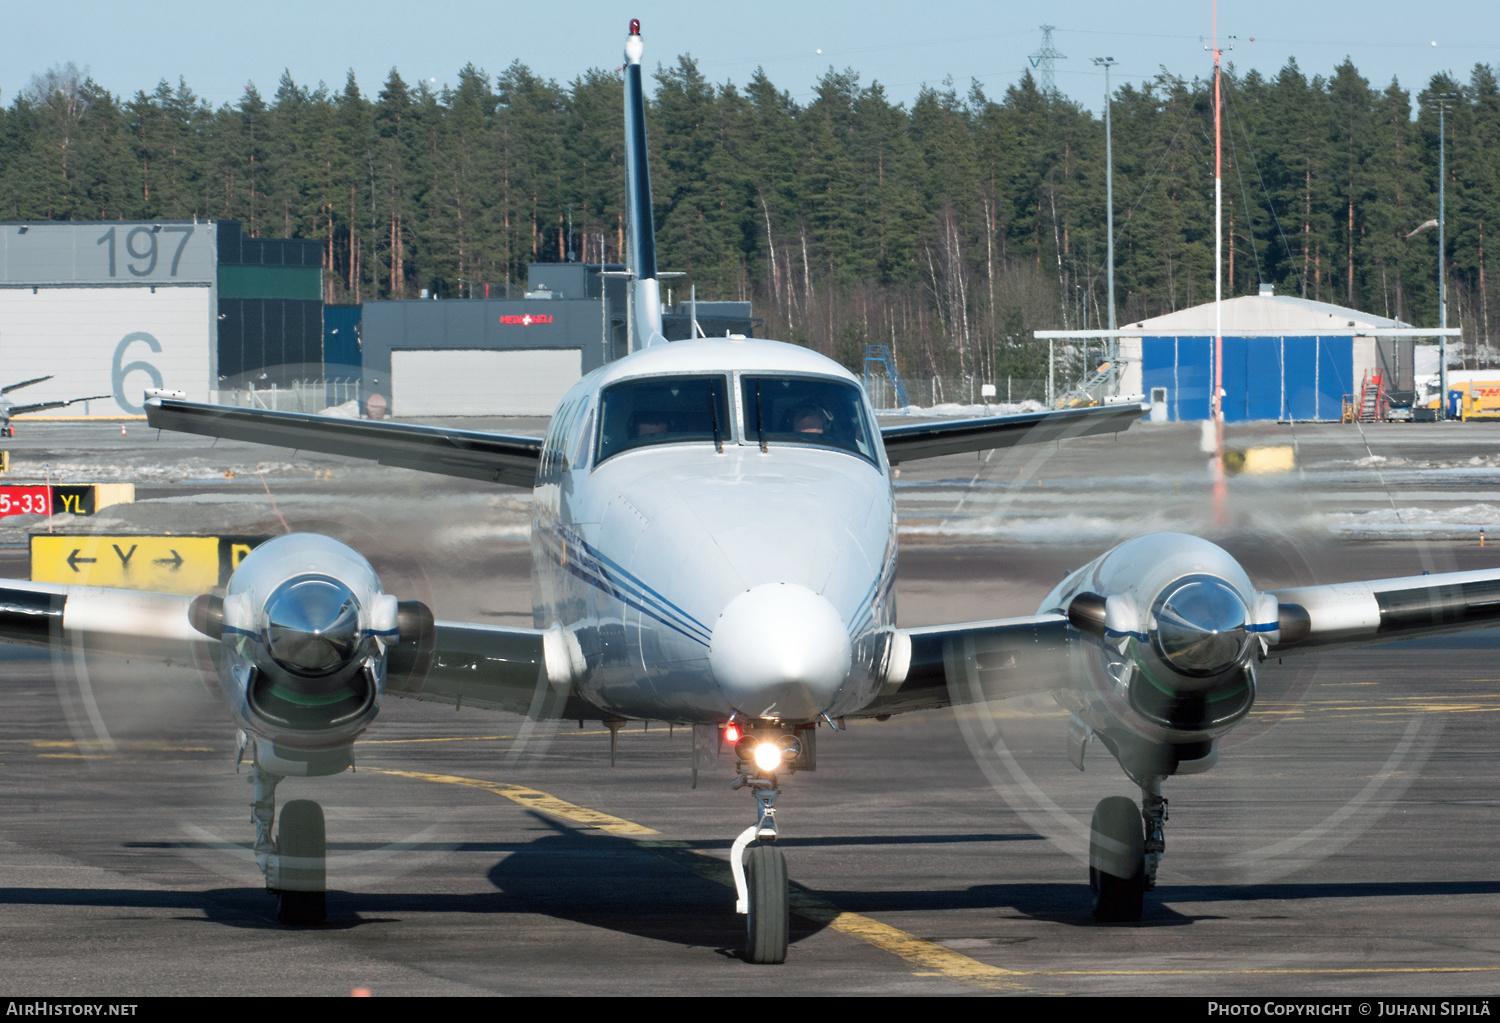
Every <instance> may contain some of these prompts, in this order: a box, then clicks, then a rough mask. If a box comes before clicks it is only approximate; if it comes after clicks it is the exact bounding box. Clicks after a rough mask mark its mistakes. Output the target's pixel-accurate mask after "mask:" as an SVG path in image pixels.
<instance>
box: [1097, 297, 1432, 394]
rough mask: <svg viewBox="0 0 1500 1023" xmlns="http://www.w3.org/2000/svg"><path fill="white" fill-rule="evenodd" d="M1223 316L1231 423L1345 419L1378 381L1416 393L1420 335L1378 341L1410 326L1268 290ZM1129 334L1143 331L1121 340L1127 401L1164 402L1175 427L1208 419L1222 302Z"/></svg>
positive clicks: (1236, 302) (1135, 327)
mask: <svg viewBox="0 0 1500 1023" xmlns="http://www.w3.org/2000/svg"><path fill="white" fill-rule="evenodd" d="M1222 317H1223V320H1222V324H1223V325H1222V330H1223V335H1224V392H1225V393H1224V418H1225V419H1226V420H1227V421H1230V422H1236V421H1244V420H1251V419H1279V420H1289V419H1295V420H1318V419H1323V420H1338V419H1339V418H1340V417H1341V416H1342V414H1343V403H1344V400H1345V398H1346V396H1353V395H1356V394H1359V393H1360V392H1361V390H1362V388H1363V386H1364V384H1365V383H1366V382H1367V381H1370V380H1373V379H1374V376H1373V375H1374V374H1376V373H1379V374H1380V379H1381V382H1382V386H1383V388H1384V389H1385V390H1386V391H1392V390H1396V391H1409V390H1411V389H1412V388H1413V386H1414V383H1413V375H1414V373H1413V353H1414V340H1413V337H1412V336H1405V337H1388V336H1381V337H1377V336H1375V335H1376V332H1380V333H1382V334H1383V333H1385V332H1387V331H1399V330H1400V329H1401V328H1408V325H1407V324H1403V323H1401V322H1400V321H1399V320H1392V319H1388V318H1386V317H1383V316H1374V315H1371V314H1370V313H1364V312H1360V311H1358V310H1356V309H1347V308H1345V307H1343V306H1337V305H1332V304H1329V303H1326V302H1313V301H1310V300H1308V299H1303V298H1291V297H1288V296H1283V295H1274V294H1272V293H1271V292H1270V290H1269V289H1265V290H1263V291H1262V293H1261V294H1259V295H1245V296H1241V297H1239V298H1231V299H1226V300H1224V302H1223V303H1222ZM1408 329H1410V331H1411V333H1413V334H1416V333H1420V332H1419V331H1416V330H1415V328H1408ZM1120 331H1121V333H1122V334H1125V333H1130V334H1135V333H1136V332H1137V331H1139V332H1140V333H1139V336H1138V337H1121V339H1120V354H1121V356H1122V358H1123V360H1124V361H1125V362H1126V368H1125V371H1124V374H1123V377H1122V379H1121V382H1120V393H1122V394H1142V395H1145V396H1147V398H1148V400H1150V401H1152V402H1153V404H1155V403H1158V402H1162V403H1164V404H1165V408H1166V414H1167V417H1168V418H1169V419H1172V420H1196V419H1207V418H1208V416H1209V391H1210V388H1211V386H1212V384H1211V381H1212V370H1213V366H1212V358H1213V334H1214V306H1213V303H1212V302H1209V303H1206V304H1204V305H1199V306H1193V307H1192V308H1190V309H1180V310H1178V311H1177V312H1173V313H1168V314H1167V315H1165V316H1157V317H1154V318H1152V319H1149V320H1142V321H1140V322H1138V323H1131V324H1126V325H1125V326H1122V327H1121V328H1120ZM1367 332H1368V333H1367Z"/></svg>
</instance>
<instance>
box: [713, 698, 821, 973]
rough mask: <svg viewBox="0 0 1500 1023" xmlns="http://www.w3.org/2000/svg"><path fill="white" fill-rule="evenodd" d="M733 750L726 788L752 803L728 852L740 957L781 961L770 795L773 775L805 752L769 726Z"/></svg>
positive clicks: (783, 940)
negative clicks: (733, 770)
mask: <svg viewBox="0 0 1500 1023" xmlns="http://www.w3.org/2000/svg"><path fill="white" fill-rule="evenodd" d="M809 739H810V736H809ZM734 752H735V759H736V761H737V766H738V768H739V776H738V777H736V778H735V780H734V783H733V785H732V786H731V788H736V789H741V788H748V789H750V790H751V791H752V792H753V793H754V794H755V807H756V814H755V817H756V820H755V823H754V824H752V825H750V827H748V828H746V829H745V830H744V831H742V832H740V835H739V837H738V838H736V839H735V840H734V846H733V847H732V848H731V850H730V854H729V866H730V870H731V872H732V873H733V874H734V886H735V891H736V894H737V895H738V900H737V901H736V903H735V912H737V913H741V914H743V915H744V917H745V959H746V960H747V961H749V962H752V963H783V962H786V951H787V945H788V941H789V937H788V936H789V932H790V926H791V909H790V904H789V900H788V889H789V883H788V881H787V872H786V857H785V856H783V855H782V853H781V850H780V849H778V848H776V836H777V829H776V797H777V796H779V795H780V794H781V789H780V787H779V786H778V784H777V781H776V773H777V771H778V770H783V771H786V772H787V773H791V772H792V771H795V770H796V769H797V767H798V766H799V765H800V766H805V767H810V766H811V763H812V761H811V756H810V750H809V749H808V748H807V746H806V745H804V741H803V740H802V739H801V738H799V737H798V734H797V732H795V731H792V730H788V729H783V728H781V727H770V728H761V729H755V730H754V731H747V732H746V733H745V735H744V738H742V739H740V740H739V742H737V743H736V744H735V748H734Z"/></svg>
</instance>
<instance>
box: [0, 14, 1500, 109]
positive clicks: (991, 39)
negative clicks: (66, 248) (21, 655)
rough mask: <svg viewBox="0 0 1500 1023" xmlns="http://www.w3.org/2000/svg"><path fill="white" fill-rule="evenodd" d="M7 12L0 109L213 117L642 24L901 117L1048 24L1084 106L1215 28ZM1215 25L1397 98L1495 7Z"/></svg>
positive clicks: (599, 49) (1083, 19)
mask: <svg viewBox="0 0 1500 1023" xmlns="http://www.w3.org/2000/svg"><path fill="white" fill-rule="evenodd" d="M6 7H7V10H6V12H5V16H4V18H5V24H6V29H7V31H6V36H7V39H8V40H9V42H10V44H11V45H10V46H8V47H7V51H8V52H9V53H10V55H11V56H10V57H9V59H7V60H6V61H5V62H4V64H3V69H0V104H4V105H9V104H10V102H11V100H13V99H14V97H15V95H16V93H17V91H18V90H19V89H20V88H22V87H23V86H24V85H25V84H26V83H27V82H28V81H29V80H30V77H31V75H32V74H33V73H34V72H36V71H40V70H42V69H44V68H47V67H51V66H52V65H53V64H56V63H59V62H66V61H73V62H75V63H77V64H78V65H79V66H80V67H87V68H88V69H89V70H90V71H91V73H92V74H93V76H94V78H95V79H96V80H97V81H99V82H100V83H101V84H102V85H104V86H106V87H107V88H109V89H110V90H112V91H113V92H115V93H118V94H125V95H131V94H134V93H135V91H136V90H138V89H150V88H152V87H154V86H155V84H156V82H157V81H158V80H159V79H161V78H166V79H168V80H169V81H171V82H173V83H174V84H175V82H176V80H177V78H178V76H181V77H183V78H184V79H186V81H187V83H188V85H189V86H190V87H191V88H192V89H194V90H195V91H196V92H197V93H198V94H199V95H200V96H202V97H204V98H206V99H208V100H210V101H211V102H213V103H214V104H215V105H217V104H220V103H225V102H232V101H234V100H235V99H236V98H237V97H238V96H239V95H241V94H242V92H243V89H244V86H245V83H246V82H250V81H253V82H254V83H255V84H256V85H257V86H258V87H259V88H260V90H261V91H262V92H263V93H270V92H273V91H274V90H275V87H276V82H277V80H278V79H279V78H280V76H281V73H282V71H283V69H288V70H290V71H291V73H292V76H293V77H294V78H295V79H296V80H297V81H298V82H300V83H304V84H309V85H316V84H317V83H318V82H319V81H325V82H327V83H328V84H329V85H330V86H331V87H334V88H340V87H342V85H343V81H344V76H345V73H346V72H347V70H348V69H350V68H353V69H354V72H355V74H356V76H357V77H358V79H359V82H360V85H361V87H362V89H363V90H364V91H365V93H366V94H367V95H372V94H373V93H374V92H375V91H377V90H378V88H379V85H380V83H381V82H382V81H383V80H384V79H385V76H386V75H387V73H388V72H389V71H390V69H391V67H392V66H395V67H397V68H399V69H400V71H401V74H402V76H403V77H404V78H405V79H406V80H407V81H408V82H413V83H414V82H416V81H417V80H419V79H428V80H431V82H432V84H433V85H434V86H435V87H441V86H442V85H443V84H445V83H449V82H452V81H453V80H454V77H455V74H454V73H455V72H456V71H457V70H458V68H460V67H462V66H463V65H464V64H466V63H469V62H473V63H474V64H475V65H477V66H479V67H482V68H484V69H486V70H487V71H489V72H490V73H491V74H495V73H498V72H499V71H501V70H502V69H503V68H505V67H506V66H507V65H509V64H510V63H511V62H512V61H514V60H520V61H522V62H523V63H525V64H527V65H529V66H530V67H531V68H532V69H533V70H534V71H536V72H538V73H539V74H541V75H543V76H544V77H548V78H555V79H557V80H559V81H564V82H565V81H568V80H570V79H572V78H574V77H575V76H576V75H578V74H579V73H580V72H582V71H584V70H586V69H587V68H590V67H607V68H613V67H615V66H617V65H618V64H619V63H620V57H619V54H620V49H621V46H622V44H623V42H624V36H625V28H626V25H627V23H628V21H629V19H630V18H631V17H639V18H640V19H641V21H642V24H643V34H644V36H645V40H646V46H647V50H646V62H647V64H648V65H649V66H653V67H654V66H655V65H656V63H658V62H663V63H671V62H673V61H675V60H676V58H677V56H678V54H681V53H690V54H692V56H693V57H695V58H696V59H697V60H698V62H699V67H700V68H701V70H702V71H703V73H704V74H705V75H706V76H707V77H708V78H709V79H710V80H712V81H715V82H724V81H734V82H737V83H743V82H745V81H746V80H747V79H748V78H749V77H750V75H751V74H752V73H753V72H754V70H755V68H756V67H757V66H763V67H764V68H765V69H766V72H767V74H768V75H769V76H770V77H771V80H772V81H773V82H775V83H776V84H777V85H778V86H779V87H780V88H782V89H785V90H788V91H790V92H791V93H792V94H793V96H794V97H796V98H798V99H800V100H805V99H807V98H808V97H809V96H810V95H811V93H812V88H813V85H814V83H815V82H816V80H817V78H818V77H819V75H821V74H823V73H824V72H826V71H827V70H828V68H829V67H830V66H833V67H837V68H839V69H843V68H846V67H852V68H854V69H855V70H857V71H859V72H860V75H861V80H862V81H863V82H866V83H868V82H869V81H871V80H872V79H874V80H878V81H880V82H881V83H883V84H884V85H885V86H886V89H887V92H888V94H889V95H890V96H891V97H892V98H893V99H895V100H897V101H901V102H907V103H909V102H910V101H911V100H912V99H913V98H914V97H915V96H916V95H917V93H918V92H919V91H920V90H921V88H922V86H923V85H924V84H929V85H934V86H940V85H941V84H942V82H943V80H944V79H945V78H948V77H951V78H952V79H953V80H954V83H955V84H956V85H957V86H958V88H959V89H960V91H967V89H968V85H969V82H970V80H971V79H977V80H978V81H979V82H980V84H981V85H982V86H983V87H984V88H985V90H986V91H987V92H989V93H990V94H992V95H999V94H1001V93H1003V92H1004V90H1005V88H1006V86H1008V85H1011V84H1013V83H1014V82H1016V81H1018V80H1019V79H1020V77H1021V75H1022V74H1023V72H1024V70H1025V69H1026V68H1027V67H1028V62H1027V56H1028V55H1029V54H1031V53H1033V52H1034V51H1036V50H1037V49H1039V48H1040V46H1041V38H1042V37H1041V33H1040V31H1039V30H1038V26H1039V25H1041V24H1042V23H1044V22H1046V23H1050V24H1052V25H1055V26H1056V27H1057V28H1056V32H1055V33H1054V35H1053V45H1054V46H1055V47H1056V48H1057V49H1058V50H1060V51H1061V52H1062V53H1064V54H1066V55H1067V59H1066V60H1062V61H1058V62H1057V64H1056V68H1057V73H1056V80H1057V85H1058V87H1059V88H1060V89H1061V90H1062V91H1063V92H1064V93H1066V94H1068V95H1070V96H1072V97H1074V98H1076V99H1078V100H1079V101H1080V102H1083V103H1084V104H1085V105H1087V106H1089V107H1090V108H1091V109H1093V108H1097V106H1098V102H1099V97H1100V96H1101V95H1102V93H1103V76H1102V72H1100V71H1099V70H1098V69H1097V68H1095V67H1094V66H1093V65H1092V64H1091V63H1090V62H1089V58H1090V57H1100V56H1112V57H1114V58H1115V59H1116V61H1117V62H1118V63H1117V65H1116V67H1115V70H1114V72H1113V76H1114V81H1115V82H1116V83H1118V82H1121V81H1124V80H1132V81H1140V80H1144V79H1148V78H1151V77H1152V76H1154V75H1155V74H1157V72H1158V68H1159V67H1161V66H1165V67H1166V68H1167V69H1168V70H1169V71H1171V72H1172V73H1174V74H1177V75H1181V76H1183V77H1192V76H1193V75H1195V74H1206V72H1207V71H1208V69H1209V67H1210V58H1209V56H1208V54H1207V53H1205V52H1204V49H1203V43H1202V42H1201V37H1205V36H1208V35H1209V33H1210V30H1211V6H1210V4H1209V3H1208V2H1207V0H1193V2H1185V0H1158V2H1156V3H1154V4H1150V5H1146V4H1123V3H1119V2H1110V3H1106V2H1101V0H1071V2H1070V0H1057V2H1049V3H1046V4H1039V3H1016V2H1011V0H988V2H977V0H972V2H971V0H953V2H928V3H923V4H896V3H891V2H888V0H864V2H858V3H855V2H848V0H837V2H827V0H824V2H809V0H801V2H788V0H759V2H757V3H754V4H739V5H731V4H725V3H703V2H701V0H700V2H697V3H688V2H682V0H636V2H631V3H612V2H611V3H606V2H595V0H572V2H569V0H533V2H531V3H527V4H515V3H493V2H492V3H462V2H453V3H448V4H424V5H417V4H412V3H409V2H403V3H395V2H390V0H359V2H354V0H321V2H308V0H301V2H291V0H257V2H256V3H254V4H244V3H237V4H233V5H231V4H218V3H212V2H209V3H203V2H197V3H189V2H182V0H144V2H142V3H137V4H120V3H118V2H110V3H105V2H99V0H75V2H73V3H70V4H68V5H67V7H66V12H65V13H64V14H62V15H60V14H59V9H57V8H52V7H50V6H48V5H46V4H25V5H23V4H20V3H18V2H14V0H12V2H11V3H8V4H6ZM250 11H253V12H254V23H253V24H250V23H248V20H247V12H250ZM1219 24H1220V35H1221V38H1222V37H1225V36H1227V35H1229V34H1234V35H1236V36H1238V40H1237V41H1236V43H1235V49H1234V52H1233V53H1228V54H1226V60H1228V61H1232V62H1233V63H1234V64H1235V65H1236V66H1238V67H1240V68H1241V69H1246V68H1249V67H1256V68H1259V69H1261V70H1262V71H1263V72H1264V73H1266V74H1268V75H1269V74H1274V73H1275V72H1276V71H1277V70H1278V69H1280V68H1281V67H1282V65H1283V64H1285V62H1286V60H1287V58H1288V57H1290V56H1295V57H1296V58H1297V60H1298V62H1299V63H1300V64H1301V66H1302V68H1303V70H1304V71H1306V72H1308V73H1309V74H1314V73H1322V74H1326V73H1328V72H1329V71H1330V70H1331V69H1332V68H1333V67H1334V66H1335V65H1336V64H1337V63H1338V62H1339V61H1341V60H1342V59H1343V58H1344V57H1345V56H1346V55H1347V56H1349V57H1352V58H1353V60H1354V63H1355V66H1356V67H1358V68H1359V70H1360V71H1361V72H1362V73H1363V74H1364V75H1365V76H1366V77H1367V78H1368V79H1370V81H1371V82H1372V84H1374V85H1376V86H1377V87H1383V86H1385V85H1386V84H1387V83H1388V82H1389V81H1390V80H1391V77H1392V76H1393V75H1394V76H1397V77H1399V79H1400V81H1401V83H1402V85H1404V86H1406V87H1408V88H1420V87H1421V86H1423V85H1425V84H1426V82H1427V80H1428V79H1429V78H1430V76H1431V75H1433V74H1434V73H1437V72H1440V71H1445V70H1446V71H1452V72H1455V73H1456V74H1457V75H1458V76H1459V77H1460V79H1463V80H1467V78H1468V74H1469V69H1470V68H1472V67H1473V65H1474V64H1475V63H1476V62H1483V63H1488V64H1491V65H1494V66H1496V67H1497V68H1500V3H1497V2H1496V0H1488V2H1482V0H1450V2H1447V3H1443V4H1422V3H1410V2H1401V3H1398V2H1394V0H1364V2H1360V3H1350V2H1340V3H1322V2H1318V0H1312V2H1308V0H1299V2H1293V0H1259V2H1256V3H1251V2H1248V0H1240V2H1235V0H1225V2H1223V3H1222V4H1221V7H1220V12H1219ZM1433 43H1436V44H1437V45H1436V46H1434V45H1433ZM820 50H821V53H820V52H818V51H820Z"/></svg>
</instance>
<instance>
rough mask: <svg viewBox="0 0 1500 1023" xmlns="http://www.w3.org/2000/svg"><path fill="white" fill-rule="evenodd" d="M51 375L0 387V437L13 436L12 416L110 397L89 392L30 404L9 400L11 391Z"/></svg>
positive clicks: (43, 380)
mask: <svg viewBox="0 0 1500 1023" xmlns="http://www.w3.org/2000/svg"><path fill="white" fill-rule="evenodd" d="M52 377H53V374H51V373H48V374H47V375H46V376H44V377H33V378H32V379H30V380H22V381H21V382H20V383H19V384H8V385H6V386H5V387H0V437H14V436H15V435H16V428H15V427H14V426H11V425H10V420H11V417H12V416H24V415H26V414H27V413H28V412H43V411H46V410H47V409H49V408H66V407H67V406H69V405H76V404H77V403H78V402H80V401H99V400H100V399H102V398H108V397H110V395H108V394H91V395H89V396H88V397H86V398H68V399H66V400H63V401H38V402H33V403H32V404H30V405H17V404H16V403H15V402H13V401H11V400H10V392H11V391H19V390H20V389H21V388H23V387H30V386H31V385H32V384H40V383H43V382H45V381H48V380H51V379H52Z"/></svg>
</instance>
